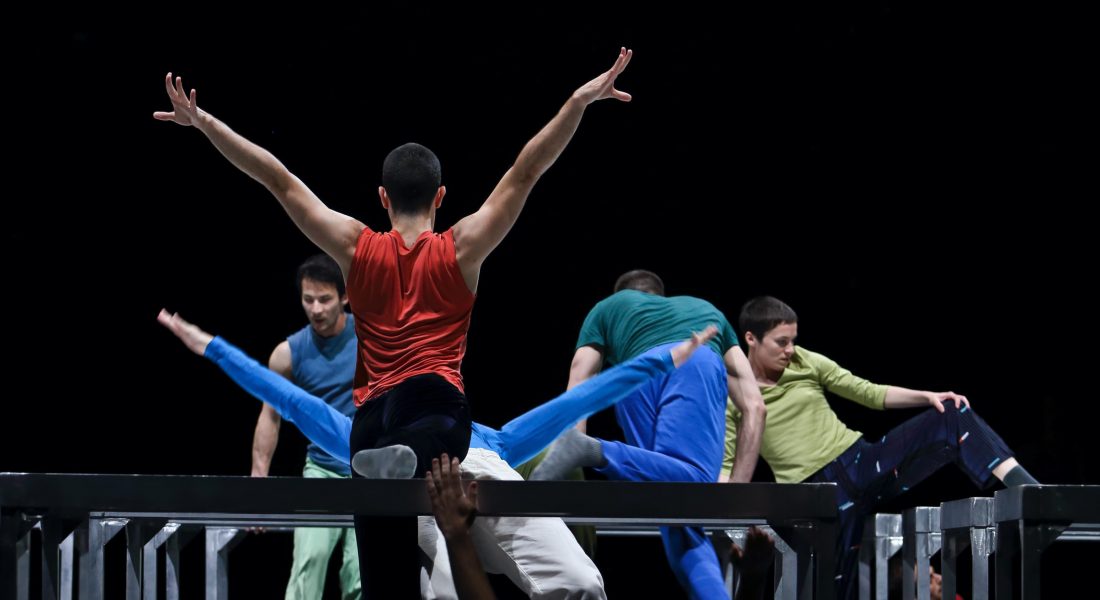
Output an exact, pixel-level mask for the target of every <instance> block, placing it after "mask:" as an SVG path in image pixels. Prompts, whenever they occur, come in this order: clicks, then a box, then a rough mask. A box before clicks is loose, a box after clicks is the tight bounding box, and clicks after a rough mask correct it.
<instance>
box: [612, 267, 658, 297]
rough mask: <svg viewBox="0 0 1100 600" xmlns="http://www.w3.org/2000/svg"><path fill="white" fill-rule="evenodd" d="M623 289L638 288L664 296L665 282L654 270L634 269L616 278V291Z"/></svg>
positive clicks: (641, 290) (640, 290)
mask: <svg viewBox="0 0 1100 600" xmlns="http://www.w3.org/2000/svg"><path fill="white" fill-rule="evenodd" d="M622 290H638V291H639V292H646V293H649V294H653V295H655V296H664V295H665V282H663V281H661V278H660V277H658V276H657V274H656V273H654V272H653V271H646V270H644V269H634V270H633V271H627V272H626V273H623V274H622V275H619V278H618V279H616V280H615V291H616V292H621V291H622Z"/></svg>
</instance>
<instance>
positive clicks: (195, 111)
mask: <svg viewBox="0 0 1100 600" xmlns="http://www.w3.org/2000/svg"><path fill="white" fill-rule="evenodd" d="M164 87H165V88H166V89H167V90H168V99H169V100H171V101H172V111H171V112H165V111H160V110H158V111H157V112H155V113H153V118H154V119H156V120H158V121H172V122H174V123H178V124H180V125H183V126H184V127H190V126H191V125H195V124H196V123H198V120H199V105H198V104H196V103H195V88H191V94H190V95H188V94H186V93H184V91H183V78H182V77H176V81H175V84H173V82H172V73H171V72H169V73H168V74H167V75H165V76H164Z"/></svg>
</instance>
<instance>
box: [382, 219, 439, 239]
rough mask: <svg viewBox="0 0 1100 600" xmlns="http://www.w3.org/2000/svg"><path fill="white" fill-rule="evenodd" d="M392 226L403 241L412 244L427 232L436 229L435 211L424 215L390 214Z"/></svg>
mask: <svg viewBox="0 0 1100 600" xmlns="http://www.w3.org/2000/svg"><path fill="white" fill-rule="evenodd" d="M390 226H391V227H392V228H393V230H394V231H396V232H397V233H399V234H401V237H402V239H404V240H405V241H406V242H408V243H411V242H412V241H413V240H415V239H416V238H418V237H420V234H422V233H424V232H425V231H432V230H433V229H435V211H432V212H430V213H425V214H422V215H398V214H393V213H391V214H390Z"/></svg>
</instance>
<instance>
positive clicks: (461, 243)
mask: <svg viewBox="0 0 1100 600" xmlns="http://www.w3.org/2000/svg"><path fill="white" fill-rule="evenodd" d="M632 55H633V53H632V52H631V51H630V50H627V49H626V48H623V49H621V50H620V51H619V56H618V58H617V59H616V60H615V64H614V65H612V67H611V69H610V70H608V71H606V72H604V73H603V74H601V75H600V76H599V77H596V78H595V79H593V80H592V81H589V82H588V83H586V84H584V85H583V86H581V87H580V88H578V89H577V91H575V92H573V95H572V96H570V97H569V99H568V100H567V101H566V102H565V105H564V106H562V108H561V110H559V111H558V114H557V115H556V116H554V118H553V119H552V120H551V121H550V122H549V123H547V124H546V126H545V127H543V128H542V130H541V131H539V132H538V134H536V135H535V137H533V138H531V140H530V141H529V142H527V145H525V146H524V147H523V150H522V151H521V152H520V153H519V157H518V158H516V162H515V164H513V165H512V167H511V168H510V169H508V171H507V172H506V173H505V174H504V177H503V178H502V179H501V180H500V182H499V183H497V186H496V188H494V189H493V192H492V193H491V194H489V198H488V199H486V200H485V203H484V204H482V205H481V208H480V209H478V211H477V212H475V213H473V214H472V215H469V216H467V217H465V218H463V219H462V220H460V221H459V222H458V223H456V224H455V226H454V237H455V252H456V254H457V259H458V264H459V267H460V268H461V269H462V275H463V277H464V278H465V279H466V283H467V285H469V286H470V289H471V290H476V289H477V279H478V273H479V272H480V270H481V263H482V262H483V261H484V260H485V258H486V257H487V256H489V253H490V252H492V251H493V249H494V248H496V247H497V245H498V244H500V242H501V240H503V239H504V236H505V235H507V234H508V232H509V231H510V230H511V229H512V226H513V225H515V223H516V219H518V218H519V213H520V211H522V210H523V205H524V203H526V201H527V196H528V195H529V194H530V193H531V189H532V188H533V187H534V185H535V183H536V182H537V181H538V180H539V178H540V177H542V174H543V173H545V172H546V170H547V169H549V168H550V165H552V164H554V161H556V160H557V159H558V156H559V155H560V154H561V152H562V150H564V149H565V146H566V145H568V144H569V141H570V140H571V139H573V134H574V133H575V132H576V131H577V126H578V125H580V122H581V116H583V115H584V109H585V108H586V107H587V106H588V105H589V104H591V103H593V102H596V101H597V100H602V99H604V98H615V99H617V100H622V101H624V102H629V101H630V94H627V93H624V92H621V91H619V90H617V89H615V78H616V77H618V76H619V74H620V73H622V71H623V69H625V68H626V65H627V64H629V63H630V57H631V56H632Z"/></svg>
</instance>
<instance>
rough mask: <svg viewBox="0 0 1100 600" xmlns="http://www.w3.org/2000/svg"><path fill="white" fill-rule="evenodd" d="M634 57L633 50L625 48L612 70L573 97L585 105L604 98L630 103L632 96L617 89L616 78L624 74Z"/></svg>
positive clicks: (582, 88)
mask: <svg viewBox="0 0 1100 600" xmlns="http://www.w3.org/2000/svg"><path fill="white" fill-rule="evenodd" d="M633 55H634V51H633V50H627V49H626V48H625V47H624V48H622V49H620V50H619V57H618V58H616V59H615V64H613V65H611V68H610V69H608V70H607V71H605V72H603V73H601V74H600V76H599V77H596V78H595V79H593V80H592V81H589V82H588V83H586V84H584V85H582V86H581V87H579V88H577V91H576V92H573V95H574V96H575V97H577V98H579V99H580V100H582V101H583V102H584V103H585V104H592V103H593V102H595V101H597V100H603V99H604V98H614V99H616V100H621V101H623V102H630V94H628V93H626V92H622V91H619V90H617V89H615V78H616V77H618V76H619V74H620V73H622V72H623V69H625V68H626V66H627V65H628V64H630V57H631V56H633Z"/></svg>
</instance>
